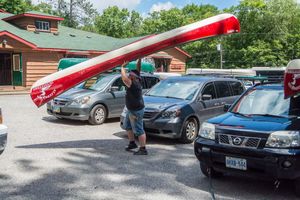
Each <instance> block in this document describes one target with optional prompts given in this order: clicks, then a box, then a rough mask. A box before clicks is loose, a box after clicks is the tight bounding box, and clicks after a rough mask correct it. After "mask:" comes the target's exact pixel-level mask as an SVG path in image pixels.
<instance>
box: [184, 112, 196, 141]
mask: <svg viewBox="0 0 300 200" xmlns="http://www.w3.org/2000/svg"><path fill="white" fill-rule="evenodd" d="M198 132H199V122H198V121H197V119H196V118H194V117H191V118H189V119H187V120H186V121H185V122H184V125H183V128H182V133H181V138H180V141H181V142H182V143H185V144H188V143H192V142H194V140H195V139H196V137H197V135H198Z"/></svg>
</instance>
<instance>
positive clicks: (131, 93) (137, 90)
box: [125, 80, 145, 111]
mask: <svg viewBox="0 0 300 200" xmlns="http://www.w3.org/2000/svg"><path fill="white" fill-rule="evenodd" d="M125 101H126V107H127V109H128V110H134V111H136V110H141V109H143V108H144V107H145V106H144V99H143V93H142V86H141V83H140V82H139V81H137V80H134V81H132V83H131V86H130V88H127V91H126V98H125Z"/></svg>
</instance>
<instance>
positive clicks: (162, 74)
mask: <svg viewBox="0 0 300 200" xmlns="http://www.w3.org/2000/svg"><path fill="white" fill-rule="evenodd" d="M153 74H154V75H156V76H159V79H160V80H164V79H167V78H169V77H173V76H181V75H182V74H180V73H175V72H154V73H153Z"/></svg>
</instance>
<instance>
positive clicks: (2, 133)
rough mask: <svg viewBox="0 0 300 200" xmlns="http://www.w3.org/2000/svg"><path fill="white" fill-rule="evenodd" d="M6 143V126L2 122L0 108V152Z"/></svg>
mask: <svg viewBox="0 0 300 200" xmlns="http://www.w3.org/2000/svg"><path fill="white" fill-rule="evenodd" d="M6 143H7V126H5V125H4V124H3V117H2V112H1V108H0V154H2V153H3V151H4V149H5V147H6Z"/></svg>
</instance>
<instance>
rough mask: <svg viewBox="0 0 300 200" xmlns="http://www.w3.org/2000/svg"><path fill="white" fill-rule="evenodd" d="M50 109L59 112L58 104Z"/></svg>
mask: <svg viewBox="0 0 300 200" xmlns="http://www.w3.org/2000/svg"><path fill="white" fill-rule="evenodd" d="M52 110H53V112H55V113H59V112H60V107H58V106H53V107H52Z"/></svg>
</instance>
